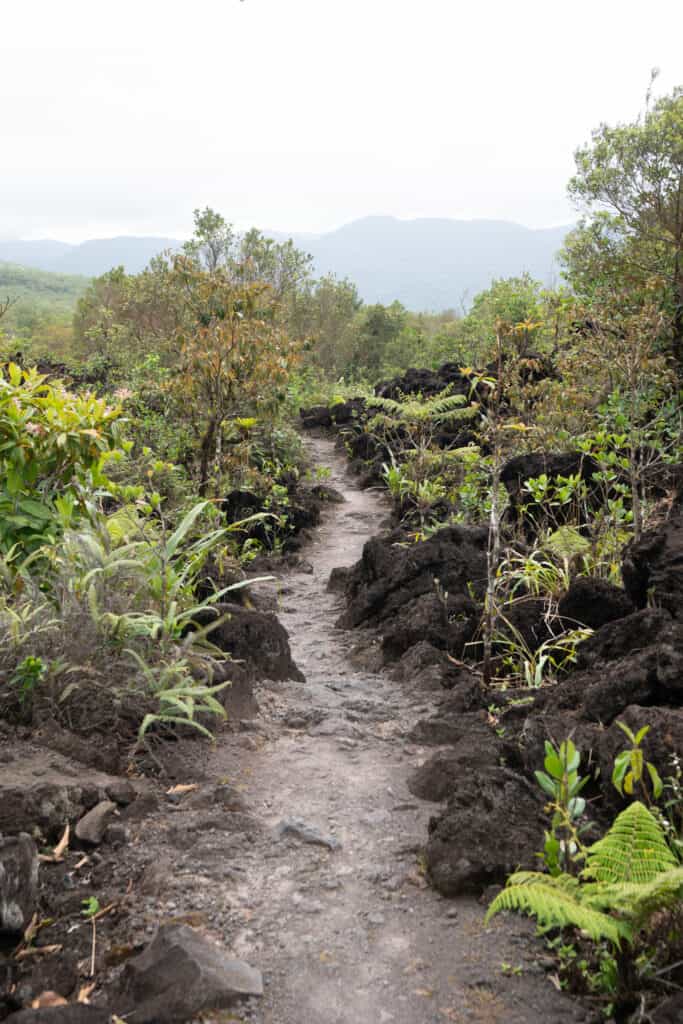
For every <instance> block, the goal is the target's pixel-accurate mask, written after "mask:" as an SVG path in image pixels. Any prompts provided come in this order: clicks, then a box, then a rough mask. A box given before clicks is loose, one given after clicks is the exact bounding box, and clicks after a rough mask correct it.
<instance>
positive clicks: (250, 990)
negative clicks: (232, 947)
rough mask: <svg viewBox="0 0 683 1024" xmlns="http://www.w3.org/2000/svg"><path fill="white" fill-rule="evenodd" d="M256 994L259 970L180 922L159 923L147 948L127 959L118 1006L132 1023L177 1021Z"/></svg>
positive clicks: (260, 986) (258, 992)
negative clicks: (171, 923)
mask: <svg viewBox="0 0 683 1024" xmlns="http://www.w3.org/2000/svg"><path fill="white" fill-rule="evenodd" d="M261 995H263V981H262V978H261V973H260V971H257V970H255V969H254V968H253V967H250V966H249V965H248V964H246V963H244V962H243V961H241V960H232V959H230V957H228V956H227V954H226V953H225V951H224V950H222V949H221V948H220V947H219V946H216V945H214V944H213V943H211V942H209V941H208V939H205V938H203V937H202V936H201V935H199V934H198V933H197V932H195V931H193V930H192V929H191V928H188V927H186V926H185V925H162V926H161V928H159V931H158V932H157V934H156V936H155V938H154V940H153V941H152V942H151V943H150V945H149V946H148V947H147V949H145V950H144V952H143V953H141V954H140V956H138V957H135V958H134V959H133V960H129V961H128V962H127V963H126V966H125V967H124V969H123V973H122V975H121V979H120V983H119V991H118V999H117V1004H118V1006H119V1009H118V1012H119V1013H121V1014H122V1015H123V1016H124V1017H126V1016H127V1015H128V1014H130V1015H131V1020H133V1019H135V1021H136V1024H167V1022H168V1024H172V1022H178V1024H182V1022H185V1021H188V1020H192V1019H193V1018H194V1017H196V1016H198V1015H199V1014H201V1013H203V1012H204V1011H206V1010H220V1009H228V1008H230V1007H232V1006H234V1005H235V1004H236V1003H237V1002H239V1000H240V999H244V998H247V997H249V996H261Z"/></svg>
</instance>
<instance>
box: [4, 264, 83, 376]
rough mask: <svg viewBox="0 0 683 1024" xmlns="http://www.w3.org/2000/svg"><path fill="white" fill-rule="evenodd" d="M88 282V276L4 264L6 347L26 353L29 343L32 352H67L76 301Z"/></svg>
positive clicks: (62, 353)
mask: <svg viewBox="0 0 683 1024" xmlns="http://www.w3.org/2000/svg"><path fill="white" fill-rule="evenodd" d="M87 285H88V279H87V278H85V277H76V276H71V275H67V274H52V273H48V272H46V271H43V270H33V269H30V268H28V267H19V266H15V265H14V264H12V263H0V295H2V297H3V299H4V297H5V296H6V295H7V296H9V299H10V303H9V305H8V307H7V310H6V312H5V315H4V316H1V317H0V319H1V320H2V331H4V333H5V336H6V337H5V342H4V345H3V348H4V349H6V350H9V349H10V348H11V349H12V350H14V351H16V349H17V348H21V349H22V351H24V352H25V351H26V347H27V346H28V347H29V349H30V351H31V353H32V354H42V353H47V352H49V353H50V354H51V355H52V356H53V357H54V356H55V354H59V355H62V356H63V355H64V354H66V353H67V352H68V350H69V348H70V345H71V335H72V329H71V322H72V319H73V314H74V310H75V308H76V303H77V302H78V299H79V297H80V296H81V295H82V294H83V292H84V291H85V289H86V287H87ZM0 305H1V304H0ZM2 331H0V339H1V338H2Z"/></svg>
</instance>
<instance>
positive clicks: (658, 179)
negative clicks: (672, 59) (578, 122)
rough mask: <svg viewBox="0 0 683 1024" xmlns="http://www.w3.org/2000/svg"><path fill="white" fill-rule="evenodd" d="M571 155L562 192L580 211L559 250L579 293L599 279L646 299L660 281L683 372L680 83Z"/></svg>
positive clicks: (589, 292)
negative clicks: (573, 170)
mask: <svg viewBox="0 0 683 1024" xmlns="http://www.w3.org/2000/svg"><path fill="white" fill-rule="evenodd" d="M654 77H656V74H655V75H653V78H654ZM575 159H576V174H575V176H574V177H573V178H572V180H571V181H570V183H569V193H570V196H572V198H573V199H574V200H575V201H576V203H577V205H578V206H579V207H580V208H582V209H583V210H584V211H585V213H586V215H587V217H586V219H584V220H583V221H581V223H580V225H579V227H578V228H577V230H576V231H574V232H572V233H571V234H570V236H569V238H568V239H567V243H566V247H565V251H564V263H565V266H566V270H567V276H568V277H569V280H570V282H571V284H572V285H573V287H574V288H575V290H576V291H577V292H578V293H579V294H580V295H582V296H592V295H594V294H595V291H596V289H599V288H601V287H603V286H604V285H605V283H608V284H609V285H610V286H611V287H612V289H613V291H615V292H616V291H618V290H619V288H620V287H623V286H624V285H625V284H628V287H629V290H630V292H631V294H632V296H635V295H638V294H640V295H641V296H642V297H643V298H644V299H645V300H647V299H648V289H649V287H650V282H651V281H652V280H653V279H658V280H660V281H661V282H662V285H663V298H662V309H663V311H664V312H665V314H666V320H667V326H668V328H669V330H668V340H669V342H670V344H671V349H672V352H673V355H674V357H675V359H676V362H677V365H678V368H679V373H683V89H682V88H677V89H674V91H673V92H672V93H671V95H669V96H664V97H661V98H660V99H658V100H657V101H656V102H655V103H654V104H653V105H652V106H651V107H650V106H649V94H648V104H647V106H646V110H645V113H644V114H643V115H641V116H639V117H638V118H636V119H635V121H633V122H631V123H630V124H620V125H616V126H614V127H612V126H610V125H606V124H602V125H601V126H600V127H599V128H598V129H597V130H596V131H595V132H594V133H593V138H592V140H591V142H590V144H589V145H587V146H584V147H581V148H580V149H578V150H577V152H576V155H575ZM649 297H651V296H649ZM662 333H663V336H665V335H664V332H662Z"/></svg>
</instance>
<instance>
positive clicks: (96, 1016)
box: [6, 1003, 112, 1024]
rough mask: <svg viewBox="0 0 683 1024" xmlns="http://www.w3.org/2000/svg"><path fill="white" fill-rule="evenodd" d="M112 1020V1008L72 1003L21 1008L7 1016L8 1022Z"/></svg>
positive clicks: (106, 1023)
mask: <svg viewBox="0 0 683 1024" xmlns="http://www.w3.org/2000/svg"><path fill="white" fill-rule="evenodd" d="M111 1020H112V1012H111V1010H105V1009H103V1008H102V1007H101V1006H86V1005H85V1004H84V1003H71V1004H70V1005H69V1006H46V1007H44V1008H43V1009H41V1010H20V1011H19V1013H13V1014H11V1015H10V1016H9V1017H7V1019H6V1024H111Z"/></svg>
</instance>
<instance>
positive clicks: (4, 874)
mask: <svg viewBox="0 0 683 1024" xmlns="http://www.w3.org/2000/svg"><path fill="white" fill-rule="evenodd" d="M37 898H38V850H37V849H36V844H35V843H34V842H33V840H32V839H31V837H30V836H28V835H26V834H25V833H22V834H21V835H18V836H10V837H8V838H6V839H2V838H0V932H11V933H23V931H24V929H25V928H26V926H27V925H28V923H29V921H30V920H31V917H32V916H33V911H34V910H35V907H36V900H37Z"/></svg>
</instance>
